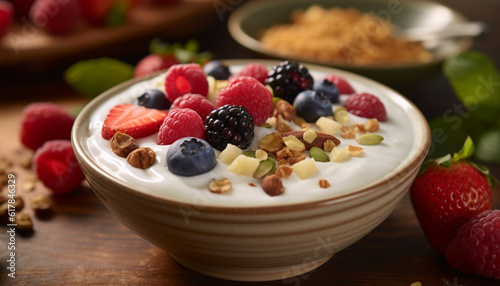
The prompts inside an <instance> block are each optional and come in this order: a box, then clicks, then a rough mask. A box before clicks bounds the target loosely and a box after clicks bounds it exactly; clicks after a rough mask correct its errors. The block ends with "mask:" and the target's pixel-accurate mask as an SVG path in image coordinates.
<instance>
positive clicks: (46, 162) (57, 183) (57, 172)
mask: <svg viewBox="0 0 500 286" xmlns="http://www.w3.org/2000/svg"><path fill="white" fill-rule="evenodd" d="M33 168H34V170H35V172H36V173H37V175H38V178H39V179H40V181H42V182H43V184H44V185H45V186H46V187H47V188H49V189H51V190H52V191H53V192H54V193H55V194H66V193H69V192H71V191H73V190H74V189H76V188H77V187H78V186H79V185H80V184H81V183H82V181H83V180H84V179H85V176H84V175H83V172H82V170H81V169H80V166H79V165H78V161H77V159H76V156H75V152H74V151H73V147H72V146H71V141H70V140H51V141H47V142H45V144H43V145H42V147H40V148H38V150H37V151H36V152H35V154H34V155H33Z"/></svg>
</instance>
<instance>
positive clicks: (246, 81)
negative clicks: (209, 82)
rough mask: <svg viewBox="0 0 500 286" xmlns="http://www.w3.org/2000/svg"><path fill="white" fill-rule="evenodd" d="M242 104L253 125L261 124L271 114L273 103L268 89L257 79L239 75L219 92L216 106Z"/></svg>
mask: <svg viewBox="0 0 500 286" xmlns="http://www.w3.org/2000/svg"><path fill="white" fill-rule="evenodd" d="M226 104H231V105H242V106H244V107H245V108H246V109H247V110H248V112H249V113H250V114H251V115H252V117H253V119H254V124H255V125H257V126H258V125H261V124H263V123H264V122H266V120H267V119H268V118H269V117H270V116H271V114H272V112H273V109H274V105H273V96H272V94H271V92H270V91H269V89H267V88H266V87H265V86H264V85H263V84H261V83H260V82H259V81H258V80H257V79H255V78H253V77H249V76H240V77H237V78H235V79H234V80H233V81H231V82H230V83H229V84H228V85H227V86H226V87H225V88H223V89H222V90H221V91H220V92H219V96H218V97H217V106H218V107H221V106H224V105H226Z"/></svg>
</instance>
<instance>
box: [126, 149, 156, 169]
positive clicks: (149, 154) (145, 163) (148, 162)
mask: <svg viewBox="0 0 500 286" xmlns="http://www.w3.org/2000/svg"><path fill="white" fill-rule="evenodd" d="M155 160H156V154H155V151H153V149H151V148H149V147H141V148H139V149H135V150H134V151H132V152H131V153H130V154H129V155H128V156H127V163H129V164H130V165H132V166H133V167H136V168H140V169H147V168H149V167H151V166H152V165H153V164H154V162H155Z"/></svg>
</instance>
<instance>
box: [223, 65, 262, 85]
mask: <svg viewBox="0 0 500 286" xmlns="http://www.w3.org/2000/svg"><path fill="white" fill-rule="evenodd" d="M267 73H268V70H267V67H266V66H265V65H262V64H259V63H249V64H246V65H245V66H243V68H242V69H241V70H240V71H239V72H237V73H236V74H234V75H233V76H231V77H230V78H229V81H232V80H233V79H235V78H237V77H239V76H250V77H253V78H255V79H257V80H258V81H259V82H260V83H262V84H266V78H267Z"/></svg>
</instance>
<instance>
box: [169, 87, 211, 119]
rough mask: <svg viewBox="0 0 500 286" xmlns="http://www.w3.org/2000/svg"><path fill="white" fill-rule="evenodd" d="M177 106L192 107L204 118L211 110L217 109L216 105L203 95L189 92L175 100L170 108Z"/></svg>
mask: <svg viewBox="0 0 500 286" xmlns="http://www.w3.org/2000/svg"><path fill="white" fill-rule="evenodd" d="M175 108H189V109H192V110H194V111H196V113H198V115H199V116H200V117H201V119H202V120H205V118H207V116H208V115H209V114H210V112H212V110H214V109H215V106H214V105H213V103H211V102H210V101H209V100H208V99H207V98H206V97H205V96H203V95H200V94H194V93H188V94H185V95H183V96H181V97H178V98H177V99H176V100H174V102H173V103H172V106H171V107H170V109H171V110H172V109H175Z"/></svg>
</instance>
